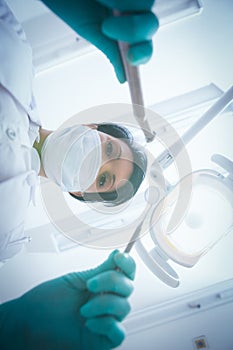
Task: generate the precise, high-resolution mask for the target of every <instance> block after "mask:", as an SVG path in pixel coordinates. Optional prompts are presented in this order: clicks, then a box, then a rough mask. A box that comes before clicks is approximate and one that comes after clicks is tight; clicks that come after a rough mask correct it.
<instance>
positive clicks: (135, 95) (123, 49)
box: [113, 10, 155, 142]
mask: <svg viewBox="0 0 233 350" xmlns="http://www.w3.org/2000/svg"><path fill="white" fill-rule="evenodd" d="M113 14H114V16H116V17H117V16H120V12H119V11H117V10H114V11H113ZM118 46H119V50H120V54H121V59H122V62H123V66H124V70H125V75H126V80H127V82H128V84H129V91H130V97H131V102H132V106H133V114H134V116H135V119H136V120H137V123H138V124H139V126H140V128H141V129H142V131H143V133H144V135H145V138H146V141H147V142H151V141H152V140H153V139H154V137H155V133H154V132H153V131H152V130H151V128H150V125H149V123H148V120H147V118H146V113H145V108H144V101H143V95H142V88H141V81H140V74H139V68H138V67H136V66H132V65H130V64H129V63H128V61H127V58H126V55H127V51H128V44H127V43H125V42H123V41H118Z"/></svg>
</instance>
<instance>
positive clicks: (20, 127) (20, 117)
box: [0, 0, 40, 261]
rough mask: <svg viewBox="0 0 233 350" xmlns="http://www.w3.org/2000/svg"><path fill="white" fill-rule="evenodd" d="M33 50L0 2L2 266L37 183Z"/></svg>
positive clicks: (16, 244)
mask: <svg viewBox="0 0 233 350" xmlns="http://www.w3.org/2000/svg"><path fill="white" fill-rule="evenodd" d="M32 84H33V67H32V51H31V47H30V45H29V44H28V42H27V40H26V37H25V34H24V32H23V30H22V27H21V25H20V24H19V23H18V22H17V20H16V19H15V18H14V16H13V14H12V12H11V11H10V9H9V7H8V6H7V4H6V3H5V2H4V0H0V201H1V208H0V261H5V260H7V259H9V258H10V257H12V256H13V255H15V254H16V253H17V252H19V251H20V250H21V248H22V246H23V243H24V241H25V240H26V237H25V233H24V221H25V218H26V216H27V208H28V205H29V203H30V201H31V200H32V199H33V193H34V191H35V186H36V184H37V181H38V175H37V174H38V171H39V167H40V160H39V156H38V154H37V152H36V151H35V150H34V149H33V148H32V146H33V143H34V141H35V139H36V138H37V137H38V135H39V126H40V121H39V118H38V115H37V110H36V106H35V102H34V97H33V93H32V90H33V89H32Z"/></svg>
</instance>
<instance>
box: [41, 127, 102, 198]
mask: <svg viewBox="0 0 233 350" xmlns="http://www.w3.org/2000/svg"><path fill="white" fill-rule="evenodd" d="M41 158H42V164H43V168H44V171H45V174H46V176H47V177H48V178H50V179H51V180H53V181H54V182H55V183H56V184H57V185H59V186H60V187H61V189H62V190H63V191H66V192H72V191H81V192H83V191H85V190H86V189H87V188H89V187H90V186H91V185H92V184H93V183H94V181H95V179H96V177H97V174H98V172H99V169H100V166H101V141H100V137H99V135H98V132H97V131H96V130H93V129H90V128H89V127H87V126H84V125H75V126H71V127H68V128H65V129H62V130H57V131H54V132H53V133H52V134H50V135H49V136H48V137H47V138H46V140H45V142H44V144H43V147H42V150H41Z"/></svg>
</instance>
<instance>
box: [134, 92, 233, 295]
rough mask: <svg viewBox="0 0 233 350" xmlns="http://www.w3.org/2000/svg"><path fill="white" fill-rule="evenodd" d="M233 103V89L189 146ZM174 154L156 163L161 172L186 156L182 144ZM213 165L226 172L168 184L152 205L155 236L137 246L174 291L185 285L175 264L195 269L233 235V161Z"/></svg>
mask: <svg viewBox="0 0 233 350" xmlns="http://www.w3.org/2000/svg"><path fill="white" fill-rule="evenodd" d="M232 99H233V87H231V88H230V89H229V90H228V91H226V92H225V93H224V94H223V95H222V96H221V97H220V98H219V100H218V101H217V102H215V103H214V104H213V105H212V107H211V108H209V109H208V110H207V112H205V113H204V114H203V116H202V117H201V118H200V119H199V120H198V121H197V122H196V123H194V125H193V126H192V127H191V128H190V129H189V130H188V131H187V132H186V133H185V134H184V135H183V137H182V140H183V144H184V145H187V143H188V142H189V141H190V140H191V139H193V138H194V137H195V136H196V135H197V133H198V132H199V131H201V130H202V129H203V127H204V126H206V125H207V124H208V123H209V122H210V121H211V120H213V119H214V118H215V117H216V116H217V115H218V114H219V113H221V112H222V111H223V110H224V109H225V108H226V107H227V105H228V104H229V103H230V102H231V101H232ZM171 149H172V152H171ZM171 149H170V150H165V151H164V152H163V153H162V154H161V155H160V156H159V157H158V158H157V159H156V162H155V163H156V164H159V165H160V168H162V169H166V168H168V167H169V166H170V165H171V164H172V163H173V161H174V160H175V157H176V155H178V154H179V152H180V151H181V150H180V149H179V146H178V144H177V145H176V144H174V145H173V146H172V147H171ZM211 160H212V161H213V162H215V163H216V164H217V165H218V166H220V167H221V168H222V169H223V171H222V172H221V173H220V172H218V171H215V170H210V169H203V170H197V171H194V172H193V173H190V174H188V175H186V176H184V177H183V178H181V180H180V181H179V182H178V183H177V184H176V185H175V186H170V185H169V184H168V183H167V182H166V180H165V185H166V186H165V192H164V194H163V195H162V198H161V197H160V199H159V201H157V202H156V203H155V204H153V205H152V206H151V210H150V218H149V229H148V230H149V233H150V235H146V236H144V237H143V239H141V240H137V241H136V242H135V248H136V250H137V253H138V254H139V256H140V257H141V258H142V260H143V261H144V263H145V264H146V266H147V267H148V268H149V269H150V270H151V271H152V272H153V273H154V274H155V275H156V276H157V277H158V278H159V279H160V280H161V281H163V282H164V283H165V284H167V285H168V286H170V287H173V288H175V287H178V286H179V284H180V280H179V276H178V274H177V273H176V271H175V270H174V268H173V267H172V266H171V265H174V263H176V264H179V265H182V266H185V267H193V266H194V265H195V264H196V263H197V262H198V261H199V259H200V258H201V257H202V256H203V255H205V254H206V253H207V252H208V251H209V250H210V249H211V248H213V247H214V246H215V245H216V244H217V243H218V242H219V240H221V239H222V238H223V237H224V236H226V235H227V234H229V233H230V232H231V231H232V230H233V162H232V161H231V160H229V159H227V158H226V157H224V156H223V155H220V154H215V155H213V156H212V157H211ZM153 171H156V166H155V167H154V169H153V164H152V167H151V176H152V178H153ZM155 181H156V176H155ZM190 183H191V186H192V191H191V196H190V200H189V203H188V205H187V206H186V210H185V211H184V212H183V216H182V218H181V220H178V222H177V224H176V225H171V222H172V219H173V214H174V212H175V209H176V206H177V203H178V200H179V196H180V189H181V188H182V192H183V193H182V195H184V196H185V193H186V191H187V193H188V190H189V189H190ZM161 207H162V209H161ZM147 221H148V220H147ZM146 224H147V225H148V222H147V223H146ZM148 230H147V231H148ZM134 239H135V237H134ZM169 260H170V261H171V262H172V264H171V265H170V264H169Z"/></svg>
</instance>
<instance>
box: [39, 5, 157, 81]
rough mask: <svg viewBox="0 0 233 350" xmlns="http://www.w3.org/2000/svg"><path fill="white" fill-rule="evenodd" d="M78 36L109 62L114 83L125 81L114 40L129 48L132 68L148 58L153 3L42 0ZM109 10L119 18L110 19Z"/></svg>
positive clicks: (154, 24)
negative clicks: (122, 42) (118, 14)
mask: <svg viewBox="0 0 233 350" xmlns="http://www.w3.org/2000/svg"><path fill="white" fill-rule="evenodd" d="M42 1H43V2H44V3H45V4H46V5H47V6H48V7H49V8H50V9H51V10H52V11H53V12H54V13H56V14H57V15H58V16H59V17H60V18H62V19H63V20H64V21H65V22H66V23H67V24H68V25H69V26H70V27H71V28H72V29H74V30H75V31H76V32H77V33H78V34H79V35H80V36H82V37H83V38H85V39H86V40H88V41H90V42H91V43H92V44H94V45H95V46H96V47H97V48H99V49H100V50H101V51H102V52H103V53H104V54H105V55H106V56H107V57H108V58H109V60H110V61H111V63H112V64H113V66H114V68H115V72H116V75H117V78H118V80H119V81H120V82H121V83H123V82H124V81H125V73H124V68H123V65H122V61H121V57H120V53H119V49H118V45H117V40H121V41H125V42H127V43H128V44H129V50H128V55H127V59H128V61H129V63H130V64H132V65H139V64H141V63H146V62H147V61H148V60H149V59H150V57H151V55H152V40H151V39H152V36H153V34H154V33H155V32H156V30H157V29H158V26H159V24H158V19H157V17H156V16H155V15H154V14H153V13H152V12H151V8H152V6H153V4H154V2H155V0H85V1H83V0H69V1H68V0H59V1H57V0H42ZM113 9H116V10H118V11H119V12H120V13H121V14H122V15H121V16H118V17H114V16H113Z"/></svg>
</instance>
